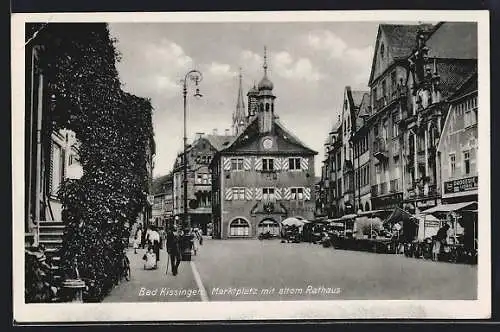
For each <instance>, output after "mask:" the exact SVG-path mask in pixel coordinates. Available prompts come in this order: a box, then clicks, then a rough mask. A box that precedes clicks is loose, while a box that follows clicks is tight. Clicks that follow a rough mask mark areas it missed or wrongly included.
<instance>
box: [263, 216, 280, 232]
mask: <svg viewBox="0 0 500 332" xmlns="http://www.w3.org/2000/svg"><path fill="white" fill-rule="evenodd" d="M258 232H259V233H264V232H269V233H271V234H273V235H279V233H280V226H279V224H278V223H277V222H276V221H274V220H272V219H265V220H262V221H261V222H260V223H259V226H258Z"/></svg>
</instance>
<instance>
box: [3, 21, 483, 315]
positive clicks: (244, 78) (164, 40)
mask: <svg viewBox="0 0 500 332" xmlns="http://www.w3.org/2000/svg"><path fill="white" fill-rule="evenodd" d="M12 37H13V38H12V70H13V71H12V73H13V75H12V77H13V82H12V83H13V84H12V98H13V104H12V133H13V140H12V142H13V146H12V151H13V155H12V157H13V174H12V176H13V198H14V200H13V208H14V210H13V211H14V213H13V217H14V218H13V221H12V222H13V226H14V227H13V239H14V241H13V243H14V248H13V249H14V250H13V255H14V257H13V261H14V266H13V273H14V278H13V280H14V284H13V287H14V292H13V294H14V319H15V321H16V322H18V323H27V322H40V323H56V322H112V321H213V320H277V319H373V318H403V319H404V318H412V319H415V318H428V319H429V318H431V319H439V318H456V319H471V318H488V317H489V316H490V310H491V309H490V307H491V305H490V300H491V293H490V287H491V286H490V269H491V261H490V247H489V246H490V222H491V219H490V205H489V202H490V174H489V164H490V163H489V158H490V147H489V142H490V139H489V128H490V122H489V119H490V106H489V105H490V100H489V91H490V86H489V20H488V12H487V11H343V12H340V11H318V12H211V13H196V12H193V13H185V12H184V13H99V14H98V13H78V14H77V13H71V14H69V13H67V14H63V13H58V14H53V13H47V14H13V15H12ZM479 110H481V114H478V111H479ZM23 288H24V291H23Z"/></svg>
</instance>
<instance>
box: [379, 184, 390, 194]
mask: <svg viewBox="0 0 500 332" xmlns="http://www.w3.org/2000/svg"><path fill="white" fill-rule="evenodd" d="M387 192H388V190H387V182H382V183H381V184H380V195H384V194H387Z"/></svg>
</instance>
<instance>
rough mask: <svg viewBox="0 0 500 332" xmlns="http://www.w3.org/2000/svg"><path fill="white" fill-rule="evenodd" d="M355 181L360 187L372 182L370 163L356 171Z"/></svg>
mask: <svg viewBox="0 0 500 332" xmlns="http://www.w3.org/2000/svg"><path fill="white" fill-rule="evenodd" d="M354 176H355V181H356V185H357V187H358V188H360V187H364V186H366V185H368V184H369V183H370V165H369V164H366V165H364V166H362V167H361V168H358V169H357V170H356V171H355V173H354Z"/></svg>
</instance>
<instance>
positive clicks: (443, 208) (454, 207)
mask: <svg viewBox="0 0 500 332" xmlns="http://www.w3.org/2000/svg"><path fill="white" fill-rule="evenodd" d="M474 204H475V208H474V207H473V205H474ZM466 207H468V208H470V209H471V210H473V209H477V202H475V201H471V202H462V203H453V204H443V205H438V206H434V207H431V208H430V209H427V210H425V211H422V214H429V213H436V212H451V211H459V210H462V209H464V208H466Z"/></svg>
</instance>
